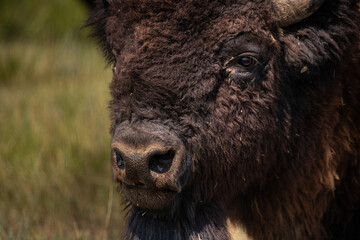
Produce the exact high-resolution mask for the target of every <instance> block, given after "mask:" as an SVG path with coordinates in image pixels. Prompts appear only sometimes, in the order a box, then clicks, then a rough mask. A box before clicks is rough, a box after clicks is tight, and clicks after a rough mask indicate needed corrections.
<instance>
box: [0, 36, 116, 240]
mask: <svg viewBox="0 0 360 240" xmlns="http://www.w3.org/2000/svg"><path fill="white" fill-rule="evenodd" d="M0 49H1V55H0V189H1V190H0V239H107V238H109V239H113V238H119V236H120V232H121V229H122V224H123V223H122V218H123V216H122V211H121V206H120V204H119V203H120V202H121V200H120V199H119V196H118V194H114V198H115V199H114V200H113V203H114V204H112V205H111V206H110V205H109V204H110V203H111V200H112V191H113V189H112V180H111V171H110V164H109V159H110V157H109V145H110V139H109V134H108V128H109V117H108V116H109V113H108V109H107V102H108V99H109V93H108V92H109V91H108V82H109V80H110V79H111V73H110V72H111V71H110V70H109V68H107V69H105V65H104V60H103V59H102V57H101V56H99V53H98V52H97V51H96V47H95V46H93V45H92V44H90V43H87V42H78V41H72V40H64V41H59V42H47V43H44V42H41V43H38V42H35V41H34V42H15V43H14V42H13V43H5V42H2V43H0ZM109 196H110V197H111V198H110V197H109ZM108 205H109V206H108ZM109 210H110V211H109Z"/></svg>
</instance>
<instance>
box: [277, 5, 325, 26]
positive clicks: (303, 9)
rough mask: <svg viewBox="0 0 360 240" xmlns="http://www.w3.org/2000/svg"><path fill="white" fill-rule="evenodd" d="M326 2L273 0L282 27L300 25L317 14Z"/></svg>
mask: <svg viewBox="0 0 360 240" xmlns="http://www.w3.org/2000/svg"><path fill="white" fill-rule="evenodd" d="M324 1H325V0H273V5H274V10H275V13H276V15H277V17H278V24H279V26H280V27H287V26H290V25H292V24H294V23H298V22H300V21H302V20H303V19H305V18H307V17H309V16H310V15H312V14H313V13H314V12H316V11H317V10H318V9H319V8H320V7H321V5H322V4H323V3H324Z"/></svg>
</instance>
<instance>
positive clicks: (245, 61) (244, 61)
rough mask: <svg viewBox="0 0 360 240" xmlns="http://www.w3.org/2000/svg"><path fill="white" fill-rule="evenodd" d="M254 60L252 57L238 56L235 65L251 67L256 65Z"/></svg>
mask: <svg viewBox="0 0 360 240" xmlns="http://www.w3.org/2000/svg"><path fill="white" fill-rule="evenodd" d="M256 62H257V61H256V59H255V58H254V57H252V56H240V57H239V59H238V61H237V63H238V64H239V65H241V66H243V67H245V68H249V67H252V66H254V65H255V64H256Z"/></svg>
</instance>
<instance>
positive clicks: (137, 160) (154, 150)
mask: <svg viewBox="0 0 360 240" xmlns="http://www.w3.org/2000/svg"><path fill="white" fill-rule="evenodd" d="M179 154H180V155H181V153H178V151H176V150H174V149H172V148H171V147H165V146H164V147H159V146H151V145H150V146H148V147H147V149H146V150H143V149H136V148H130V147H128V146H126V145H124V144H121V143H115V144H113V158H114V159H113V163H114V165H116V166H117V168H118V170H119V171H123V176H124V179H123V180H124V183H126V184H127V185H130V184H135V185H137V184H148V185H150V186H154V187H155V186H156V181H157V179H158V178H159V177H160V175H161V174H165V173H167V172H169V170H170V168H171V166H172V165H173V162H174V160H175V161H181V159H179V157H180V158H181V156H179Z"/></svg>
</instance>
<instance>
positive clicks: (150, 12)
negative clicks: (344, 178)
mask: <svg viewBox="0 0 360 240" xmlns="http://www.w3.org/2000/svg"><path fill="white" fill-rule="evenodd" d="M341 2H342V1H334V2H332V1H327V2H326V3H324V4H323V5H322V3H323V1H309V0H308V1H289V0H287V1H284V0H282V1H275V0H272V1H270V0H254V1H247V0H246V1H243V0H226V1H192V0H189V1H173V0H160V1H157V0H136V1H130V0H108V1H105V0H104V1H97V3H96V5H97V6H96V8H95V9H94V10H93V13H92V17H91V19H90V24H92V25H94V29H95V32H94V34H95V35H96V36H98V37H99V39H100V43H101V44H102V46H103V48H104V51H105V53H106V55H107V56H108V57H109V59H110V61H111V62H112V63H113V75H114V78H113V81H112V84H111V93H112V101H111V104H110V108H111V120H112V127H111V133H112V136H113V140H112V166H113V173H114V178H115V180H116V181H117V182H118V184H119V188H120V190H121V192H122V193H123V195H124V196H125V198H126V199H127V200H128V201H129V202H130V203H131V205H132V210H131V211H132V216H133V217H132V220H130V224H129V225H130V226H132V227H130V232H132V233H129V236H132V237H134V236H137V237H138V238H140V239H142V237H141V236H145V235H142V234H143V233H142V232H147V233H149V232H151V231H152V232H154V231H155V232H156V231H157V230H154V229H163V230H161V231H162V233H161V231H160V230H159V231H160V233H156V234H155V233H154V234H155V235H156V236H157V237H158V238H156V237H154V238H151V237H148V238H149V239H160V238H163V239H165V237H164V236H170V235H171V236H177V235H176V234H178V235H179V236H180V237H179V239H180V238H186V236H190V235H191V234H194V232H196V233H199V234H200V235H199V236H202V237H203V238H206V239H210V238H215V237H214V236H215V235H216V234H215V233H211V232H213V231H214V230H211V231H210V230H209V229H207V228H206V226H209V225H211V226H217V229H223V228H224V226H225V218H226V217H229V216H230V217H233V218H235V219H239V218H240V220H241V221H247V222H251V220H250V219H251V217H249V216H247V213H246V211H245V213H243V214H240V213H238V210H239V209H242V208H245V207H243V206H240V207H236V205H237V204H238V203H239V202H241V203H243V205H244V206H249V205H251V206H249V209H255V207H254V206H255V205H256V204H260V205H261V204H262V203H257V202H256V201H255V205H254V196H260V193H261V194H262V196H263V195H264V193H269V196H268V197H269V201H272V200H274V199H275V197H274V196H273V195H276V194H275V193H277V192H278V190H276V189H275V188H276V187H282V186H286V189H285V188H284V189H283V191H285V192H286V191H287V190H289V189H290V188H295V187H296V188H299V189H300V188H301V186H300V185H301V184H303V185H304V186H306V187H307V188H308V189H307V191H309V194H310V192H311V191H316V190H317V189H318V188H319V185H321V183H312V184H308V183H306V182H305V181H304V182H301V181H299V180H298V179H299V178H300V177H299V176H298V175H301V177H302V178H306V177H307V176H308V175H310V173H309V172H310V171H309V169H311V168H313V167H314V168H316V169H318V168H323V170H322V171H325V172H326V173H327V174H325V177H324V179H323V181H324V182H326V183H325V184H324V186H325V189H326V190H324V191H325V192H329V191H331V190H332V189H333V188H334V178H335V176H336V173H335V170H334V166H333V165H332V164H327V163H325V162H324V163H323V162H320V163H317V162H316V161H315V160H316V159H318V158H325V157H324V156H325V154H326V152H327V151H328V149H329V148H330V146H329V145H318V144H314V143H322V142H323V141H324V139H325V138H326V136H325V135H326V134H328V133H329V134H330V135H331V134H332V130H329V129H333V128H334V127H335V126H336V125H337V124H338V122H339V121H338V119H337V118H336V117H335V118H334V119H328V116H329V113H331V114H334V116H338V113H337V110H338V107H339V104H340V102H339V99H341V96H342V91H341V90H340V88H337V87H336V86H337V84H339V81H335V80H334V79H335V77H334V74H335V72H336V71H337V70H338V69H339V68H338V63H339V61H340V59H341V58H342V57H343V56H344V52H345V50H346V49H347V48H348V46H349V45H350V42H351V38H352V36H353V35H354V33H355V29H356V27H355V24H354V22H352V21H350V20H349V19H346V20H345V19H341V18H339V17H337V15H336V14H338V13H337V11H342V13H343V12H346V11H351V6H349V4H347V5H346V4H345V3H344V4H342V3H341ZM343 2H346V1H343ZM321 5H322V7H321V8H320V10H318V8H319V7H320V6H321ZM329 9H332V11H330V10H329ZM317 10H318V11H317ZM314 12H316V13H314ZM313 13H314V14H313ZM299 22H300V23H299ZM339 38H341V41H339ZM314 113H316V114H314ZM324 120H326V121H327V122H326V124H325V125H324V124H320V123H321V122H323V121H324ZM330 132H331V133H330ZM289 172H291V173H292V174H293V176H291V177H290V174H289ZM293 179H296V180H294V181H293ZM284 181H285V182H286V184H284ZM288 188H289V189H288ZM270 193H271V194H270ZM314 194H315V193H314ZM279 195H281V194H280V193H279ZM307 196H308V195H307ZM314 196H315V195H314ZM314 196H312V197H314ZM271 197H272V198H271ZM308 197H309V198H311V196H308ZM284 201H285V202H286V201H290V200H289V199H284ZM294 201H296V199H295V200H294ZM251 202H252V203H251ZM246 204H248V205H246ZM295 204H296V203H295ZM260 207H261V206H260ZM239 211H240V210H239ZM249 211H250V210H249ZM259 211H260V210H259ZM279 211H280V210H279ZM251 214H254V213H251ZM256 214H261V213H255V215H256ZM289 214H290V215H291V214H294V215H296V214H298V212H295V213H293V212H292V213H289ZM239 216H242V217H239ZM155 219H157V220H155ZM164 219H166V221H165V220H164ZM134 222H137V223H136V224H137V225H139V226H140V225H141V226H142V227H141V230H140V227H136V224H135V223H134ZM139 222H141V223H139ZM160 223H161V224H163V225H165V226H167V230H165V227H164V228H162V226H161V224H160ZM282 224H286V221H285V222H283V223H282ZM149 226H152V227H149ZM149 228H151V229H152V230H151V231H150V230H149ZM136 229H137V230H136ZM169 229H170V230H169ZM174 229H177V230H174ZM189 229H191V230H189ZM164 231H165V232H167V233H168V235H166V233H164ZM219 231H220V232H221V231H222V230H219ZM202 232H207V233H206V234H207V235H206V234H204V235H201V234H202ZM215 232H216V231H215ZM161 234H162V235H161ZM212 234H213V235H212ZM155 235H154V236H155ZM129 236H128V237H129ZM159 236H163V237H159ZM184 236H185V237H184ZM223 236H224V238H227V233H226V232H224V233H223ZM218 237H219V235H218ZM129 238H130V237H129ZM143 238H145V237H143ZM217 239H222V238H217Z"/></svg>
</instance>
